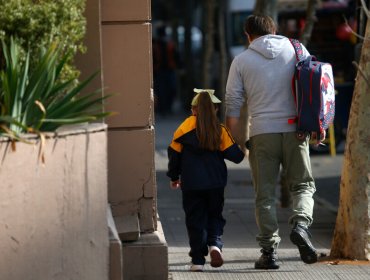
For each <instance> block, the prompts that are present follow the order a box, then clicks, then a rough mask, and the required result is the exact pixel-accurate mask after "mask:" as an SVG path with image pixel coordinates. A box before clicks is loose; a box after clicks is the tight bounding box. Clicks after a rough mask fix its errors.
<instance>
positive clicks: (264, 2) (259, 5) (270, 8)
mask: <svg viewBox="0 0 370 280" xmlns="http://www.w3.org/2000/svg"><path fill="white" fill-rule="evenodd" d="M277 2H278V1H277V0H257V1H256V3H255V5H254V10H253V14H255V15H268V16H270V17H272V19H273V20H274V21H275V22H276V23H277V16H278V12H277Z"/></svg>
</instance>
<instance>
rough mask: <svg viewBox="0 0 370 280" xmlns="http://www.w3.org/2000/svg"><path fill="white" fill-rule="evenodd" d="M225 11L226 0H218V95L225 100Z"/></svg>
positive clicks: (226, 55)
mask: <svg viewBox="0 0 370 280" xmlns="http://www.w3.org/2000/svg"><path fill="white" fill-rule="evenodd" d="M225 11H226V1H225V0H219V6H218V21H217V22H218V35H219V36H218V46H219V51H220V83H219V96H220V97H221V100H225V89H226V80H227V70H228V60H229V59H228V51H227V46H226V32H225V24H226V23H225ZM220 113H221V119H223V118H224V113H225V112H224V110H222V111H221V112H220Z"/></svg>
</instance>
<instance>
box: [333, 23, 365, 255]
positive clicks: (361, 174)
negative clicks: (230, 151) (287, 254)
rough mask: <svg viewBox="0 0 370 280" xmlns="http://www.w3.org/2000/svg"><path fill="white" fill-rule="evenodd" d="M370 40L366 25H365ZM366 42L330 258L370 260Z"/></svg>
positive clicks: (352, 108)
mask: <svg viewBox="0 0 370 280" xmlns="http://www.w3.org/2000/svg"><path fill="white" fill-rule="evenodd" d="M365 37H366V38H370V21H369V20H368V22H367V25H366V33H365ZM369 74H370V41H369V40H364V42H363V47H362V52H361V58H360V66H359V70H358V71H357V77H356V84H355V90H354V95H353V99H352V105H351V112H350V119H349V123H348V132H347V140H346V146H345V153H344V162H343V167H342V176H341V182H340V201H339V209H338V214H337V220H336V225H335V231H334V237H333V242H332V248H331V253H330V256H331V257H333V258H350V259H357V260H370V217H369V216H370V152H369V151H370V129H369V123H370V93H369V92H370V82H369V76H370V75H369Z"/></svg>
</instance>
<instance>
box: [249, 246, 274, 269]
mask: <svg viewBox="0 0 370 280" xmlns="http://www.w3.org/2000/svg"><path fill="white" fill-rule="evenodd" d="M261 253H262V255H261V257H260V258H259V260H258V261H256V262H255V263H254V268H255V269H278V268H279V267H280V266H279V265H278V264H277V263H276V261H277V254H276V251H275V249H273V248H271V249H269V250H265V249H262V250H261Z"/></svg>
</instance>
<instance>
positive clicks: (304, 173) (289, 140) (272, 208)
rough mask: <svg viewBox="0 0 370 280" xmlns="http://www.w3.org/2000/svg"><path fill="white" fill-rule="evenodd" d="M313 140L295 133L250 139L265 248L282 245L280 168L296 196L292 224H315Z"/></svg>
mask: <svg viewBox="0 0 370 280" xmlns="http://www.w3.org/2000/svg"><path fill="white" fill-rule="evenodd" d="M308 140H309V138H308V137H307V139H305V140H304V141H301V140H298V139H297V137H296V135H295V132H287V133H269V134H260V135H256V136H253V137H251V138H250V140H249V141H250V142H249V145H250V151H249V163H250V167H251V170H252V178H253V186H254V189H255V193H256V198H255V199H256V205H255V207H256V221H257V225H258V228H259V234H258V235H257V241H258V242H259V245H260V246H261V247H262V248H265V249H269V248H272V247H275V248H276V247H277V246H278V244H279V242H280V236H279V227H278V221H277V216H276V203H277V201H276V187H277V184H278V177H279V171H280V165H282V166H283V169H284V171H285V175H286V181H287V184H288V185H289V190H290V193H291V196H292V210H293V214H292V216H291V217H290V219H289V223H290V224H294V223H296V222H299V223H302V224H305V225H307V226H309V225H311V223H312V212H313V206H314V201H313V198H312V196H313V194H314V193H315V191H316V188H315V182H314V179H313V177H312V171H311V162H310V155H309V146H308Z"/></svg>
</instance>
